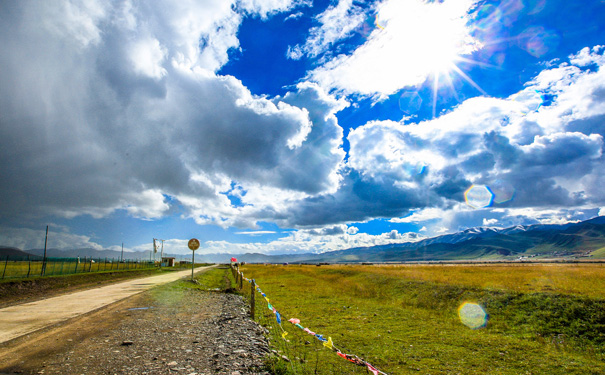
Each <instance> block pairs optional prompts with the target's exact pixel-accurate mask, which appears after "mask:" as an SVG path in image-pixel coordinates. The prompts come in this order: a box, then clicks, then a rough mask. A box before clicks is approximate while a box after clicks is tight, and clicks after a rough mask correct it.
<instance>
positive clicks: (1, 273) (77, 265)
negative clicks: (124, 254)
mask: <svg viewBox="0 0 605 375" xmlns="http://www.w3.org/2000/svg"><path fill="white" fill-rule="evenodd" d="M43 267H44V266H43V262H42V261H41V260H37V261H27V260H17V261H14V260H8V258H7V259H6V260H2V261H0V279H11V278H28V277H36V276H42V275H43V276H56V275H69V274H75V273H84V272H107V271H111V272H113V271H124V270H135V269H136V270H140V269H149V268H154V267H155V264H154V263H153V262H133V261H124V262H116V261H113V262H112V261H107V260H106V259H94V261H91V260H90V259H88V260H86V261H78V260H76V259H75V258H67V259H52V258H51V259H49V260H48V261H47V262H46V267H45V269H44V272H43V271H42V269H43Z"/></svg>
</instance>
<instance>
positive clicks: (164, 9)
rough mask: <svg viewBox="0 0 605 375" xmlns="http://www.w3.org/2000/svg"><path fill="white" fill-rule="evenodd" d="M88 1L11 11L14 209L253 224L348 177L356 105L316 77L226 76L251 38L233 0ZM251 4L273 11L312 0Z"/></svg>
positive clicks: (7, 157) (3, 101) (7, 184)
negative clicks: (350, 106) (348, 131)
mask: <svg viewBox="0 0 605 375" xmlns="http://www.w3.org/2000/svg"><path fill="white" fill-rule="evenodd" d="M65 4H67V5H66V6H68V5H69V4H70V3H68V2H65ZM86 4H88V5H89V6H88V7H78V9H79V11H78V12H79V13H77V14H76V15H75V16H74V14H72V13H73V12H72V13H68V14H66V15H63V17H64V18H62V19H60V20H56V19H53V20H50V16H51V15H52V16H53V17H55V16H56V17H60V16H61V15H57V14H56V12H55V11H54V8H52V7H45V6H43V7H41V8H40V9H38V8H36V7H35V4H34V3H30V2H27V1H23V2H17V3H16V4H15V5H14V7H17V8H20V9H21V10H22V11H23V12H16V13H15V14H17V15H22V17H12V18H11V17H8V18H7V17H5V18H3V20H4V19H6V20H7V21H6V22H4V21H3V23H2V25H1V26H2V29H1V30H0V31H1V32H0V41H1V42H2V43H3V45H4V46H5V47H4V48H3V50H2V51H1V52H0V56H1V58H2V61H3V69H2V71H0V79H1V80H2V82H5V83H6V84H7V85H10V86H11V87H13V90H12V92H11V94H10V95H1V96H0V111H1V112H2V113H3V116H2V119H1V120H0V121H1V125H2V126H1V127H0V136H1V137H2V139H3V140H4V141H5V142H6V147H2V149H0V161H1V162H2V164H3V165H10V166H11V167H10V170H8V169H6V168H3V169H2V171H0V174H1V176H2V179H3V181H4V183H3V184H2V187H0V193H1V194H2V196H3V197H4V198H5V199H3V202H2V213H3V215H7V216H15V215H18V214H19V212H28V213H29V214H31V215H36V214H38V215H46V214H57V215H60V216H63V217H68V218H73V217H75V216H78V215H83V214H90V215H92V216H93V217H95V218H99V217H104V216H107V215H108V214H110V213H111V212H114V211H115V210H120V209H123V210H126V211H127V212H128V213H129V214H130V215H131V216H134V217H137V218H145V219H154V218H159V217H161V216H163V215H165V214H166V213H167V212H169V211H170V205H171V204H174V203H177V204H181V205H183V206H184V209H185V214H184V216H186V217H192V218H194V219H195V220H196V221H197V222H198V223H200V224H217V225H220V226H238V227H247V228H254V227H255V226H256V222H257V221H258V220H259V219H262V218H266V219H268V220H273V219H274V218H275V217H276V216H280V215H283V211H284V209H285V208H284V207H285V205H286V204H287V202H291V201H294V200H296V199H300V198H301V197H305V196H308V195H314V194H322V193H326V192H332V191H335V190H336V189H337V188H338V185H339V183H340V176H339V169H340V168H341V166H342V161H343V159H344V151H343V150H342V148H341V144H342V128H341V127H340V126H339V125H338V122H337V120H336V117H335V116H334V113H335V112H336V111H338V110H339V109H341V108H343V107H344V106H346V105H347V103H346V102H344V101H343V100H336V99H335V98H333V97H331V96H330V95H328V94H326V93H325V92H323V91H322V89H321V88H319V87H318V86H317V85H311V84H300V85H299V86H298V87H297V88H296V89H295V90H294V91H293V92H291V93H288V94H287V95H285V96H284V97H283V98H282V97H279V98H273V99H268V98H264V97H256V96H253V95H252V94H251V93H250V91H249V90H248V89H247V88H246V87H244V86H243V85H242V83H241V82H240V81H239V80H237V79H235V78H234V77H230V76H217V75H216V74H215V73H214V71H215V70H216V69H218V68H220V67H221V66H222V64H224V63H225V62H226V59H227V50H228V49H229V48H233V47H237V46H238V41H237V38H236V32H237V29H238V27H239V23H240V22H241V17H242V16H241V15H240V14H238V13H236V12H235V11H234V10H233V9H232V7H231V4H230V3H229V2H225V1H218V0H217V1H207V2H204V3H198V2H187V1H185V2H181V1H178V2H173V1H169V0H164V1H160V2H157V3H154V6H147V5H145V4H144V3H132V2H124V3H120V4H113V5H106V6H104V8H102V9H101V10H102V11H97V9H96V8H95V7H93V5H94V4H95V3H93V2H90V3H86ZM250 4H252V5H254V7H256V6H258V7H260V8H258V9H257V8H254V9H257V11H258V12H260V14H264V15H267V14H269V13H270V12H271V11H273V10H276V11H277V10H280V9H281V10H283V9H290V7H292V6H295V5H297V4H298V5H300V2H286V1H280V2H259V1H257V2H253V3H250ZM252 5H250V6H252ZM69 6H71V5H69ZM34 8H35V9H34ZM89 8H90V9H89ZM3 9H7V8H3ZM88 11H89V12H90V13H91V14H89V15H86V14H87V13H86V12H88ZM76 16H77V17H76ZM74 17H76V18H77V20H73V19H72V18H74ZM46 21H48V22H50V23H49V24H48V25H47V23H46ZM64 24H70V25H71V24H73V25H74V29H73V30H72V29H69V28H67V29H66V27H65V25H64ZM57 25H59V26H57ZM82 25H85V26H82ZM82 30H84V31H82ZM95 30H97V31H98V32H97V31H95ZM74 33H76V34H77V35H85V36H86V38H87V40H86V43H84V42H82V43H80V42H78V43H74V42H73V39H74V38H75V39H77V37H76V36H74ZM32 178H35V179H36V180H37V181H38V183H37V184H32V183H31V182H32ZM232 184H236V185H238V186H239V187H240V192H244V191H245V194H243V193H242V194H243V195H242V196H241V200H242V202H243V206H242V207H238V206H237V205H234V204H232V203H231V201H230V200H229V198H228V197H227V192H229V191H230V189H231V185H232ZM41 186H42V188H40V187H41ZM268 192H270V193H271V194H270V195H267V193H268ZM165 196H169V197H171V202H173V203H169V201H168V200H167V199H165Z"/></svg>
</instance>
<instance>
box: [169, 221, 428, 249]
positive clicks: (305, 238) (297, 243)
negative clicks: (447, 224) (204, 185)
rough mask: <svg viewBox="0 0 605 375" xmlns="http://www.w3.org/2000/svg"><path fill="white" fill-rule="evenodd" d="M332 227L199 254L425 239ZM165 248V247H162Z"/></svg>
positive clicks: (223, 244)
mask: <svg viewBox="0 0 605 375" xmlns="http://www.w3.org/2000/svg"><path fill="white" fill-rule="evenodd" d="M333 229H334V228H327V229H326V228H318V229H310V230H298V231H295V232H292V233H291V234H289V235H288V236H285V237H282V238H280V239H278V240H274V241H271V242H269V243H244V244H239V243H230V242H227V241H208V242H206V243H205V244H203V246H202V249H201V250H200V251H201V252H200V253H201V254H209V253H261V254H289V253H300V254H302V253H322V252H325V251H333V250H344V249H349V248H352V247H369V246H377V245H384V244H390V243H407V242H416V241H420V240H422V239H423V238H425V237H424V236H422V235H419V234H417V233H399V232H398V231H396V230H393V231H390V232H386V233H382V234H378V235H370V234H367V233H348V232H347V231H346V226H345V227H344V229H345V231H344V232H341V233H332V234H327V235H320V233H324V232H332V231H333ZM164 246H165V245H164Z"/></svg>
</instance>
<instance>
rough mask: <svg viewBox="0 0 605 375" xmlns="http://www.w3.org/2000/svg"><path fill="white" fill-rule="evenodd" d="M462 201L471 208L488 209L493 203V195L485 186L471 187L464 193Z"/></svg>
mask: <svg viewBox="0 0 605 375" xmlns="http://www.w3.org/2000/svg"><path fill="white" fill-rule="evenodd" d="M464 201H465V202H466V204H468V205H469V206H471V207H472V208H484V207H489V206H491V205H492V203H493V201H494V194H493V193H492V192H491V190H490V189H489V188H488V187H487V186H485V185H471V187H470V188H468V189H467V190H466V191H465V192H464Z"/></svg>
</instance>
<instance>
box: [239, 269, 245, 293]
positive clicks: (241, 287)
mask: <svg viewBox="0 0 605 375" xmlns="http://www.w3.org/2000/svg"><path fill="white" fill-rule="evenodd" d="M243 284H244V275H242V273H241V272H240V274H239V290H243V289H244V285H243Z"/></svg>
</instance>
